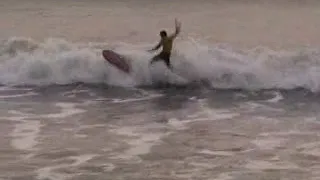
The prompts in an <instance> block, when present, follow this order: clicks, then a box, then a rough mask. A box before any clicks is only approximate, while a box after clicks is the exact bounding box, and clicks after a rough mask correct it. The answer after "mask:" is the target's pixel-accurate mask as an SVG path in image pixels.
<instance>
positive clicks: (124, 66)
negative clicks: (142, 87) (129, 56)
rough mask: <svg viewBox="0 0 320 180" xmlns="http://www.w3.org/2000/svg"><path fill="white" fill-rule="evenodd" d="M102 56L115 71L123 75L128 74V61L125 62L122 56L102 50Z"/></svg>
mask: <svg viewBox="0 0 320 180" xmlns="http://www.w3.org/2000/svg"><path fill="white" fill-rule="evenodd" d="M102 56H103V57H104V59H105V60H106V61H108V62H109V63H110V64H112V65H113V66H114V67H116V68H117V69H119V70H121V71H123V72H125V73H130V64H129V63H128V60H126V59H125V58H124V57H123V56H122V55H120V54H118V53H116V52H114V51H112V50H103V51H102Z"/></svg>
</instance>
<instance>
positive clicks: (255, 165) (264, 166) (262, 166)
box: [245, 160, 299, 170]
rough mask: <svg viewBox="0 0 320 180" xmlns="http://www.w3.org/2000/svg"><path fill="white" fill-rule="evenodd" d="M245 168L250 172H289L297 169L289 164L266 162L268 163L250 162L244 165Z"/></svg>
mask: <svg viewBox="0 0 320 180" xmlns="http://www.w3.org/2000/svg"><path fill="white" fill-rule="evenodd" d="M245 167H246V168H248V169H251V170H289V169H299V167H298V166H297V165H295V164H293V163H289V162H275V161H273V162H268V161H258V160H256V161H250V162H249V163H248V164H246V165H245Z"/></svg>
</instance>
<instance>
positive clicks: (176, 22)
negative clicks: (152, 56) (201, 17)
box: [174, 18, 181, 32]
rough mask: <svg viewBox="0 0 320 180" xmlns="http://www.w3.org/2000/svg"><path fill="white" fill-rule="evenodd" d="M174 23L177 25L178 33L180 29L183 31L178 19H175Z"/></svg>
mask: <svg viewBox="0 0 320 180" xmlns="http://www.w3.org/2000/svg"><path fill="white" fill-rule="evenodd" d="M174 22H175V24H176V31H177V32H180V29H181V23H180V22H179V21H178V20H177V18H176V19H174Z"/></svg>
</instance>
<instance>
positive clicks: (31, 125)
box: [11, 120, 41, 150]
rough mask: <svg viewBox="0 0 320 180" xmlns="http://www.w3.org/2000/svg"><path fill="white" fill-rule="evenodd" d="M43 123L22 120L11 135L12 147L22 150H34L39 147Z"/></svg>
mask: <svg viewBox="0 0 320 180" xmlns="http://www.w3.org/2000/svg"><path fill="white" fill-rule="evenodd" d="M40 128H41V123H40V121H35V120H21V121H20V123H18V124H15V127H14V130H13V131H12V133H11V136H12V137H13V139H12V141H11V145H12V146H13V147H14V148H16V149H20V150H33V149H34V147H35V146H36V145H37V143H38V141H37V137H38V134H39V132H40Z"/></svg>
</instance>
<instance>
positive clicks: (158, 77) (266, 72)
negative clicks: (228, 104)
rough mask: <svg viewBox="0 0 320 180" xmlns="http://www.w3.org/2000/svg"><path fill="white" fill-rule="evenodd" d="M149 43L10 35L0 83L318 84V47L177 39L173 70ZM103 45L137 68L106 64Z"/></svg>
mask: <svg viewBox="0 0 320 180" xmlns="http://www.w3.org/2000/svg"><path fill="white" fill-rule="evenodd" d="M147 46H148V45H144V44H137V45H130V44H125V43H118V44H111V45H110V44H95V43H88V44H86V43H83V44H74V43H70V42H67V41H64V40H59V39H48V40H46V41H44V42H35V41H33V40H31V39H24V38H12V39H8V40H6V41H2V42H1V44H0V84H6V85H12V84H14V85H24V84H28V85H30V84H32V85H48V84H71V83H74V82H84V83H105V84H109V85H118V86H127V87H134V86H141V85H152V84H154V83H158V82H169V83H173V84H181V83H182V84H188V83H190V82H193V81H200V80H206V81H208V82H209V83H210V84H211V85H212V86H213V87H216V88H241V89H254V90H257V89H293V88H300V87H303V88H306V89H309V90H311V91H314V92H316V91H318V90H319V89H320V80H319V79H320V60H319V57H320V51H319V50H318V49H301V50H299V51H281V52H280V51H272V50H269V49H263V48H257V49H253V50H248V51H242V52H239V51H235V50H233V49H231V48H229V47H227V46H224V47H223V46H219V45H216V44H209V43H205V42H201V41H195V40H192V39H189V40H180V41H177V44H176V47H175V50H174V52H173V53H172V64H173V66H174V72H175V73H172V72H170V71H169V70H167V69H166V68H165V66H164V64H163V63H161V62H159V63H155V64H154V65H153V66H149V61H150V59H151V58H152V56H153V55H154V54H151V53H148V52H146V51H145V50H146V49H147ZM102 49H113V50H115V51H116V52H118V53H121V54H123V55H124V56H126V57H127V58H128V59H129V60H130V62H131V63H132V68H133V71H132V73H131V74H130V75H129V76H128V75H126V74H125V73H122V72H120V71H119V70H117V69H116V68H114V67H113V66H111V65H110V64H108V63H106V62H105V61H104V59H103V58H102V56H101V50H102Z"/></svg>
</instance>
